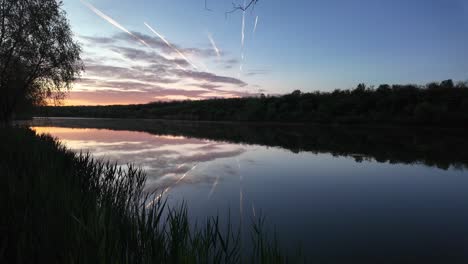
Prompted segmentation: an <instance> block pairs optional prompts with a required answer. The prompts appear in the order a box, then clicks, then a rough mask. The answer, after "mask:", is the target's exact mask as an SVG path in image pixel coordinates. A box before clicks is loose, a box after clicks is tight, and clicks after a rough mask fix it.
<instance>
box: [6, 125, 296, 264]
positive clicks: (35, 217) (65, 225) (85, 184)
mask: <svg viewBox="0 0 468 264" xmlns="http://www.w3.org/2000/svg"><path fill="white" fill-rule="evenodd" d="M0 136H1V143H0V172H1V175H2V177H1V179H0V180H1V184H0V197H1V204H0V210H1V217H0V228H1V230H0V231H1V232H0V262H2V263H248V262H251V263H285V262H292V259H289V260H288V259H287V258H286V257H285V256H284V255H283V254H282V252H281V250H280V248H279V247H278V243H277V240H276V238H273V239H271V238H269V237H268V234H267V232H265V231H264V218H260V219H258V220H257V221H255V222H254V223H253V224H252V248H251V249H249V250H248V253H246V252H242V250H241V246H240V245H241V243H242V242H241V240H240V232H239V231H237V230H234V228H233V227H232V225H231V224H230V223H228V224H223V225H221V224H220V221H219V219H218V218H217V217H213V218H209V220H207V221H206V222H205V223H203V224H201V225H191V224H190V221H189V218H188V214H187V204H183V205H181V206H180V207H178V208H169V207H168V206H167V203H166V201H165V200H163V199H161V198H157V199H156V200H154V199H155V198H154V197H157V193H150V194H148V193H145V192H144V191H143V187H144V184H145V180H146V176H145V174H144V172H143V171H142V170H140V169H138V168H136V167H134V166H131V165H130V166H128V168H125V169H122V168H120V167H118V166H116V165H115V164H111V163H109V162H102V161H97V160H94V159H93V158H92V157H90V156H89V155H88V154H75V153H73V152H71V151H69V150H67V149H66V148H65V147H64V146H63V145H61V144H60V143H58V142H57V141H56V140H55V139H53V138H51V137H50V136H46V135H36V134H35V132H33V131H31V130H29V129H24V128H3V129H0ZM193 226H195V227H193ZM294 262H296V261H294Z"/></svg>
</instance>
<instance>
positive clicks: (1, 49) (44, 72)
mask: <svg viewBox="0 0 468 264" xmlns="http://www.w3.org/2000/svg"><path fill="white" fill-rule="evenodd" d="M0 1H1V2H0V92H1V93H2V96H1V97H0V106H1V107H0V122H7V121H9V120H11V118H12V117H13V115H14V113H15V112H17V111H18V110H23V107H24V106H26V105H31V104H40V103H42V102H44V100H45V99H46V98H50V97H53V98H55V99H59V98H61V97H63V96H64V91H65V90H67V89H68V88H69V87H70V85H71V83H72V82H73V81H74V80H75V78H76V77H77V76H78V75H79V73H80V72H81V70H82V64H81V60H80V46H79V45H78V44H77V43H76V42H75V41H74V40H73V38H72V32H71V29H70V26H69V23H68V21H67V19H66V17H65V12H64V11H63V10H62V9H61V5H62V2H61V1H57V0H21V1H18V0H0Z"/></svg>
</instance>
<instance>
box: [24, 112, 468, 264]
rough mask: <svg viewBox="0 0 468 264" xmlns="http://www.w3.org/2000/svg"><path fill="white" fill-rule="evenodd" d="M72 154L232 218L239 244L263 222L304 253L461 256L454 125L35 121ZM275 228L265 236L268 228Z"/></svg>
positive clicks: (199, 217) (367, 257)
mask: <svg viewBox="0 0 468 264" xmlns="http://www.w3.org/2000/svg"><path fill="white" fill-rule="evenodd" d="M30 126H31V127H32V128H33V129H34V130H36V131H37V132H39V133H49V134H51V135H52V136H54V137H56V138H58V139H59V140H60V141H61V142H63V144H65V145H66V146H68V147H69V148H70V149H72V150H74V151H76V152H80V151H83V152H89V153H91V154H92V155H93V156H94V157H96V158H98V159H104V160H110V161H112V162H116V163H118V164H119V165H122V166H126V164H129V163H133V164H136V165H138V166H140V167H141V168H143V169H144V170H145V171H146V173H147V175H148V180H147V185H146V190H147V191H154V190H159V191H160V192H164V196H165V197H166V198H167V199H168V202H169V205H171V206H177V205H180V204H181V203H182V202H184V201H185V202H186V203H187V204H188V208H189V215H190V217H191V218H192V219H193V220H194V221H198V222H202V221H203V220H204V219H206V218H207V217H208V216H216V215H219V216H220V217H221V219H226V218H227V217H228V216H229V215H230V219H231V221H232V222H233V224H234V225H235V226H236V227H239V228H241V229H242V236H243V237H244V238H245V239H248V236H249V232H250V230H249V228H250V226H251V222H252V221H255V220H256V219H258V218H259V217H262V216H263V217H265V218H266V222H267V225H268V228H269V229H270V230H273V229H274V230H276V232H277V235H278V238H279V240H280V241H281V243H282V244H283V245H284V246H285V247H286V248H289V249H294V248H298V247H299V246H300V247H301V248H303V250H304V252H307V253H306V254H307V255H308V256H310V258H311V259H317V260H323V261H324V263H326V262H327V261H336V260H338V261H339V260H345V259H348V258H350V257H353V258H354V259H360V260H362V262H366V261H368V262H370V263H371V262H372V261H377V262H373V263H383V261H387V262H389V263H395V262H400V263H402V262H419V263H424V262H439V263H467V261H468V170H467V168H468V151H466V150H467V147H468V137H466V133H465V131H463V130H449V129H446V130H434V129H429V128H418V129H416V128H395V127H379V128H376V127H340V126H305V125H278V124H263V125H261V124H236V123H210V122H183V121H158V120H119V119H79V118H50V119H43V118H36V119H34V120H33V121H32V123H31V124H30ZM271 233H273V232H271Z"/></svg>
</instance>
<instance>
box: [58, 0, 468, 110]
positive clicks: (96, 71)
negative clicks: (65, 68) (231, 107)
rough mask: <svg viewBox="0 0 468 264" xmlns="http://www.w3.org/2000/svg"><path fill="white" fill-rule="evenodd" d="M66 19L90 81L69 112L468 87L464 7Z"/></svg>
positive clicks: (280, 6)
mask: <svg viewBox="0 0 468 264" xmlns="http://www.w3.org/2000/svg"><path fill="white" fill-rule="evenodd" d="M239 3H240V4H242V3H241V2H239ZM63 9H64V10H65V11H66V12H67V15H68V18H69V20H70V23H71V25H72V30H73V32H74V35H75V37H76V40H77V41H79V42H80V43H81V44H82V48H83V61H84V64H85V70H86V72H85V73H84V74H83V76H82V77H81V80H79V81H77V82H76V83H75V84H74V86H73V89H72V90H71V92H70V93H69V96H68V97H67V98H66V99H65V100H64V102H63V104H64V105H114V104H144V103H150V102H155V101H173V100H200V99H210V98H213V97H225V98H229V97H245V96H254V95H257V94H260V93H264V94H267V95H279V94H286V93H290V92H292V91H294V90H301V91H303V92H313V91H322V92H326V91H333V90H334V89H349V88H353V87H355V86H356V85H357V84H358V83H367V84H372V85H378V84H382V83H389V84H394V83H400V84H406V83H415V84H426V83H429V82H432V81H436V80H445V79H453V80H456V81H464V80H467V79H468V74H467V73H468V60H467V58H468V50H467V49H466V46H468V35H467V34H466V33H467V32H468V18H467V17H468V16H467V11H468V2H467V1H463V0H449V1H445V2H443V3H441V2H438V1H435V0H432V1H422V0H418V1H412V2H411V3H407V2H406V1H403V0H398V1H386V0H385V1H384V0H381V1H377V2H376V1H370V0H366V1H364V2H362V1H361V2H360V4H359V5H358V4H356V3H349V2H345V1H339V0H335V1H324V0H320V1H319V0H317V1H299V2H297V3H295V4H284V1H281V0H270V1H259V2H258V5H256V6H255V8H253V9H250V10H248V11H247V12H242V11H241V10H238V11H236V12H233V13H231V14H228V15H226V14H225V13H226V11H229V10H231V9H232V4H231V2H230V1H213V0H208V1H207V6H206V7H205V3H204V1H203V0H200V1H188V0H177V1H170V2H155V1H149V0H137V1H129V0H125V1H119V2H118V3H114V2H111V1H108V0H101V1H91V0H89V1H85V0H74V1H71V0H65V1H64V6H63ZM208 9H209V10H208ZM350 21H351V22H350Z"/></svg>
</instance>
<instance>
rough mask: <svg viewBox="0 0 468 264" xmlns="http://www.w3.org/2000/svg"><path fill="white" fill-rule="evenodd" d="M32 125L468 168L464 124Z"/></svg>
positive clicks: (107, 122) (73, 122)
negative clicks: (454, 126) (443, 126)
mask: <svg viewBox="0 0 468 264" xmlns="http://www.w3.org/2000/svg"><path fill="white" fill-rule="evenodd" d="M33 125H37V126H57V127H69V128H102V129H112V130H118V131H128V130H131V131H141V132H147V133H150V134H154V135H160V136H167V135H170V136H173V137H174V136H175V137H177V136H182V137H187V138H196V139H200V140H206V139H208V140H214V141H218V142H219V141H223V142H229V143H236V144H254V145H263V146H269V147H280V148H284V149H288V150H290V151H292V152H294V153H299V152H304V151H305V152H311V153H330V154H332V155H334V156H344V157H350V158H353V159H354V160H355V161H356V162H361V161H364V160H374V161H377V162H390V163H403V164H424V165H426V166H435V167H438V168H442V169H448V168H455V169H465V168H467V166H468V151H466V149H468V140H467V139H466V131H465V130H460V129H458V130H457V129H443V130H440V129H430V128H411V127H408V128H401V127H333V126H300V125H294V126H285V125H265V124H262V125H260V124H236V123H211V122H183V121H180V122H175V121H172V122H167V121H158V120H115V119H73V118H56V119H35V120H34V122H33ZM208 148H209V147H208Z"/></svg>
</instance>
